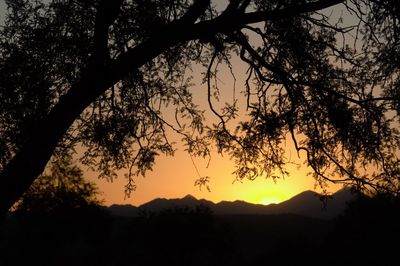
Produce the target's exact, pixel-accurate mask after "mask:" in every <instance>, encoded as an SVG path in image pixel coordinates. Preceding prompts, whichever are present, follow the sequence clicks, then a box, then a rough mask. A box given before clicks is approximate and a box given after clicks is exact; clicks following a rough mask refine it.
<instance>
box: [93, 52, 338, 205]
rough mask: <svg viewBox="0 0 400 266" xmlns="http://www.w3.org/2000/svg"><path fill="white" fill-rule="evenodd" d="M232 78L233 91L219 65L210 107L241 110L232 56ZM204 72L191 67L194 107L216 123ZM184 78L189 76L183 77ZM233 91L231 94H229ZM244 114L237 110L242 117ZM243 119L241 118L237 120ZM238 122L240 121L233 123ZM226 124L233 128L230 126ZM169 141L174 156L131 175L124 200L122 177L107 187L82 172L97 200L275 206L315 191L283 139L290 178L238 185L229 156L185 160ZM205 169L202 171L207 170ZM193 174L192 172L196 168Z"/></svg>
mask: <svg viewBox="0 0 400 266" xmlns="http://www.w3.org/2000/svg"><path fill="white" fill-rule="evenodd" d="M232 63H233V65H234V69H233V71H234V74H235V78H236V89H235V90H233V89H232V88H233V78H232V76H231V74H230V71H229V69H228V68H226V67H225V68H224V67H221V69H220V72H219V73H220V75H219V81H218V82H219V87H220V97H221V101H220V103H218V102H215V101H214V102H213V104H214V107H221V106H223V105H224V103H225V101H228V102H229V101H231V99H232V98H233V96H234V97H235V98H236V99H237V100H238V102H239V107H242V108H241V110H242V111H243V110H244V109H245V97H244V95H243V94H242V92H241V91H242V90H243V88H244V80H245V77H244V73H245V71H246V66H245V65H244V64H243V63H242V62H241V61H240V60H239V59H235V58H233V61H232ZM202 72H204V69H201V68H200V67H196V66H195V67H194V68H193V73H192V74H191V75H193V77H194V83H195V84H196V85H195V86H193V88H192V91H193V95H194V101H195V103H196V104H198V105H199V106H201V107H202V108H204V110H205V116H206V119H207V121H206V122H207V123H208V124H210V123H212V122H217V119H216V117H215V115H213V114H211V112H210V110H209V108H208V103H207V88H206V85H205V84H201V73H202ZM188 75H189V74H188ZM234 91H235V95H233V92H234ZM244 113H245V112H244V111H243V114H244ZM163 115H164V118H165V119H166V120H168V118H170V121H171V122H172V123H173V120H174V118H173V115H171V114H170V113H168V112H165V113H163ZM242 117H243V116H242ZM238 120H240V118H239V119H238ZM231 126H236V124H235V123H232V124H231ZM171 139H172V141H175V142H177V145H176V146H175V148H176V149H177V151H176V154H175V156H174V157H165V156H160V157H158V159H156V164H155V167H154V169H153V171H152V172H148V173H147V175H146V177H144V178H143V177H141V176H139V177H136V178H135V183H136V185H137V189H136V191H134V192H133V193H132V195H131V197H130V198H126V199H125V194H124V185H125V184H126V179H125V178H124V175H123V173H121V174H120V175H119V178H118V179H116V180H114V181H113V182H112V183H111V182H109V181H107V180H99V179H98V178H97V174H96V173H93V172H88V173H87V175H88V176H89V178H90V180H93V181H94V182H96V184H98V186H99V188H100V190H101V191H102V192H103V193H104V194H103V198H104V200H105V203H106V204H107V205H109V204H113V203H117V204H133V205H136V206H137V205H140V204H143V203H145V202H148V201H150V200H152V199H154V198H181V197H184V196H185V195H187V194H191V195H193V196H195V197H196V198H205V199H208V200H211V201H213V202H219V201H223V200H226V201H235V200H243V201H247V202H252V203H258V204H270V203H278V202H281V201H284V200H287V199H289V198H291V197H293V196H295V195H296V194H298V193H300V192H303V191H305V190H315V191H320V188H319V187H318V186H317V187H315V180H314V179H313V177H311V176H307V173H308V172H310V168H308V167H307V166H306V165H305V160H306V157H305V153H303V154H301V153H300V158H299V157H298V155H297V152H296V151H295V149H294V145H293V142H292V140H291V138H287V142H286V143H283V145H284V147H285V149H286V152H287V154H286V157H287V158H288V159H289V160H290V161H293V162H294V163H295V164H290V165H288V166H287V170H288V171H289V172H290V176H289V177H287V178H285V179H280V180H278V181H277V182H276V183H274V182H273V180H271V179H266V178H265V177H258V178H257V179H256V180H254V181H249V180H243V182H239V181H236V182H234V181H235V176H234V175H233V174H232V172H233V171H234V170H235V169H234V163H233V162H232V161H230V158H229V155H224V156H221V155H220V154H218V153H216V152H214V153H213V154H212V155H211V160H210V163H209V165H208V162H209V160H208V159H203V158H196V157H193V158H191V157H190V156H189V155H188V154H187V153H186V152H185V151H184V147H183V146H182V145H180V144H181V142H180V139H179V138H178V137H177V136H171ZM207 166H208V167H207ZM196 168H197V170H198V171H199V173H197V170H196ZM199 174H200V176H209V177H210V184H209V185H210V192H209V191H207V189H206V188H202V189H201V190H200V188H199V187H198V186H195V185H194V183H195V181H196V179H198V178H199ZM340 188H341V186H339V185H331V186H330V187H329V189H328V190H329V191H330V192H332V193H333V192H335V191H337V190H338V189H340Z"/></svg>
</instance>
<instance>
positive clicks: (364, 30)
mask: <svg viewBox="0 0 400 266" xmlns="http://www.w3.org/2000/svg"><path fill="white" fill-rule="evenodd" d="M6 3H7V5H8V13H7V17H6V21H5V25H4V27H2V28H1V32H0V36H1V37H0V39H1V40H0V54H1V56H0V88H1V89H0V106H1V112H0V123H1V127H0V147H1V153H0V171H1V174H0V182H1V186H0V209H1V212H3V213H4V212H5V211H6V210H7V209H9V208H10V206H11V205H12V204H13V203H14V202H15V201H16V200H17V199H18V198H19V197H20V196H21V195H22V194H23V192H24V191H26V190H27V189H28V188H29V186H30V185H31V183H32V182H33V181H34V180H35V179H36V178H37V177H38V176H39V175H40V174H41V173H42V172H43V169H44V167H45V165H46V163H47V162H48V161H49V159H50V157H51V156H52V155H60V154H62V153H63V152H66V151H68V150H69V149H71V148H73V147H74V146H75V145H78V144H79V145H83V146H84V147H85V151H84V154H83V156H82V159H81V160H82V162H83V163H85V164H87V165H90V166H95V167H97V168H98V170H99V171H100V172H101V173H102V175H104V176H107V177H109V178H112V177H113V176H114V175H115V174H114V172H115V170H118V169H123V168H124V169H128V170H127V171H128V173H127V178H128V182H127V186H126V191H127V193H129V192H131V191H132V190H133V189H134V188H135V184H134V181H133V178H132V176H133V175H135V174H144V173H145V171H146V170H148V169H151V168H152V166H153V164H154V162H155V157H156V156H157V155H158V154H160V153H163V154H166V155H173V153H174V148H173V145H172V143H171V142H170V141H169V136H170V133H172V132H175V133H177V134H179V135H181V136H182V141H183V143H184V145H185V146H186V149H187V151H188V152H189V153H190V154H193V155H198V156H208V155H209V152H210V147H211V146H210V143H211V142H214V143H216V146H217V150H218V151H219V152H221V153H228V154H230V155H231V156H232V159H233V160H234V161H235V163H236V165H237V170H236V172H235V173H236V176H237V178H238V179H243V178H249V179H254V178H256V177H257V176H260V175H266V176H270V177H272V178H278V177H279V176H280V175H279V174H275V172H274V171H275V170H277V171H278V172H280V173H281V174H285V173H286V171H285V168H284V165H285V163H286V162H287V161H288V159H287V158H286V157H285V148H284V147H283V146H282V145H281V144H282V142H284V141H285V139H287V138H286V137H287V136H289V137H290V138H291V139H292V141H293V143H294V146H295V148H296V149H297V151H298V152H299V153H300V152H304V154H305V155H306V156H307V163H308V164H309V165H310V166H311V167H312V169H313V170H314V177H315V178H316V180H317V182H319V184H321V185H322V186H323V185H324V183H325V182H326V181H332V182H343V183H349V184H351V185H355V186H356V187H357V188H360V189H385V190H387V191H390V192H392V193H397V192H398V190H399V165H400V164H399V159H398V151H399V140H400V138H399V132H398V119H399V113H400V112H399V111H400V110H399V108H400V93H399V91H400V90H399V84H400V82H399V77H400V75H399V68H398V66H399V65H400V64H399V58H400V56H399V55H400V53H399V47H400V45H399V32H400V31H399V24H400V23H399V15H398V14H399V12H398V10H399V7H398V2H397V1H386V0H349V1H345V0H304V1H292V0H271V1H259V0H230V1H228V2H227V3H226V5H223V4H222V3H221V2H220V1H214V2H212V1H210V0H193V1H191V0H179V1H171V0H151V1H144V0H126V1H123V0H118V1H117V0H90V1H81V0H53V1H49V2H48V1H26V0H13V1H11V0H9V1H6ZM333 6H335V7H336V9H330V10H325V9H326V8H329V7H333ZM335 10H336V11H335ZM340 14H344V15H345V16H344V15H343V16H344V17H343V18H342V17H341V15H340ZM238 59H240V60H241V61H242V62H243V63H244V64H246V65H247V69H246V73H247V78H246V81H245V84H244V85H245V86H244V87H245V89H244V95H245V96H244V99H239V98H238V99H237V98H236V94H235V86H234V87H233V88H231V91H232V95H233V99H232V101H230V102H228V103H226V104H225V106H221V103H217V102H218V101H219V100H223V99H220V98H219V92H220V90H222V85H220V84H219V83H218V77H219V76H218V73H219V72H218V69H219V66H221V65H225V66H227V67H228V68H231V70H232V72H234V71H235V70H236V69H235V68H234V66H235V64H236V63H235V62H236V60H238ZM192 67H199V68H201V67H203V68H204V75H203V77H204V83H205V84H206V86H205V87H206V90H207V91H208V103H209V110H210V111H211V112H212V113H213V114H214V115H215V116H216V118H217V119H218V121H217V122H216V123H213V124H205V123H204V121H205V116H204V113H203V111H202V110H200V108H199V107H198V106H197V105H196V103H195V101H194V99H193V98H194V95H193V94H192V92H193V91H192V90H191V87H192V86H191V85H192V81H191V72H190V70H191V69H192ZM233 79H234V78H233ZM224 89H225V88H224ZM227 89H229V88H227ZM240 102H244V105H245V108H242V109H244V111H247V114H248V116H240V117H239V120H240V121H238V119H237V118H238V114H239V107H240V104H239V103H240ZM169 114H172V115H169ZM290 138H289V139H290ZM59 157H62V156H59ZM200 180H201V181H203V182H207V180H208V179H207V178H203V179H200Z"/></svg>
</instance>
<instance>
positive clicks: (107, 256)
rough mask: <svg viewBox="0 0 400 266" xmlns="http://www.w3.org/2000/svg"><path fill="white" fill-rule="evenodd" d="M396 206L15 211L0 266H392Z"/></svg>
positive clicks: (381, 202) (378, 200) (383, 202)
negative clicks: (319, 213)
mask: <svg viewBox="0 0 400 266" xmlns="http://www.w3.org/2000/svg"><path fill="white" fill-rule="evenodd" d="M399 206H400V205H399V202H398V201H396V200H393V199H392V198H387V197H384V196H378V197H375V198H373V199H371V198H366V197H360V198H359V199H358V200H356V201H354V202H352V203H351V204H349V207H348V209H347V210H346V212H345V214H344V215H342V216H340V217H338V218H336V219H334V220H330V221H325V220H319V219H314V218H308V217H303V216H297V215H289V214H288V215H261V216H257V215H236V216H235V215H229V216H228V215H225V216H222V215H213V214H212V213H211V211H210V209H209V208H208V207H206V206H201V205H200V206H198V207H196V208H176V209H168V210H164V211H161V212H158V213H148V212H143V213H142V214H141V215H140V217H135V218H128V217H115V216H111V215H110V214H109V213H108V212H107V211H106V210H105V209H104V208H101V207H96V206H94V205H93V206H86V207H79V208H67V207H63V208H61V209H54V210H52V211H50V212H36V213H35V212H25V213H21V212H20V213H18V212H15V213H14V214H13V215H11V216H10V217H9V218H8V220H7V222H6V224H5V226H4V228H3V231H2V232H1V237H0V239H1V240H0V252H1V257H0V265H4V266H9V265H10V266H11V265H18V266H20V265H21V266H22V265H68V266H69V265H85V266H88V265H110V266H111V265H371V264H373V265H390V262H392V261H395V260H396V254H397V253H396V249H397V247H398V243H399V240H400V233H399V230H398V224H399V222H400V208H399ZM254 263H256V264H254Z"/></svg>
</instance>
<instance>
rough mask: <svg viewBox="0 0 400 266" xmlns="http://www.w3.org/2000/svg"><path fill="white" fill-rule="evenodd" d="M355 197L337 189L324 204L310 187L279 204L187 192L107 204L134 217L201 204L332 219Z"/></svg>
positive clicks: (217, 209) (217, 210)
mask: <svg viewBox="0 0 400 266" xmlns="http://www.w3.org/2000/svg"><path fill="white" fill-rule="evenodd" d="M354 197H355V196H354V195H353V194H352V193H351V191H350V190H349V189H342V190H339V191H338V192H336V193H334V194H333V195H332V196H331V197H330V198H328V200H327V202H326V204H324V202H323V201H322V200H321V195H320V194H318V193H316V192H314V191H310V190H308V191H304V192H302V193H300V194H298V195H296V196H294V197H292V198H290V199H289V200H287V201H284V202H281V203H278V204H270V205H261V204H253V203H249V202H245V201H240V200H237V201H233V202H231V201H221V202H219V203H214V202H212V201H208V200H205V199H196V198H195V197H193V196H192V195H187V196H185V197H183V198H180V199H164V198H157V199H154V200H152V201H149V202H147V203H145V204H143V205H140V206H139V207H136V206H132V205H129V204H127V205H118V204H114V205H111V206H110V207H108V210H109V211H110V212H111V214H113V215H116V216H127V217H135V216H138V215H139V214H140V212H143V211H148V212H159V211H162V210H166V209H171V208H180V207H189V208H194V207H196V206H199V205H201V204H202V205H206V206H209V207H210V209H211V210H212V211H213V213H214V214H215V215H271V214H272V215H273V214H296V215H302V216H308V217H313V218H320V219H332V218H334V217H336V216H338V215H340V214H341V213H343V211H344V209H345V208H346V206H347V202H349V201H351V200H352V199H353V198H354Z"/></svg>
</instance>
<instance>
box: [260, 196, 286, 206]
mask: <svg viewBox="0 0 400 266" xmlns="http://www.w3.org/2000/svg"><path fill="white" fill-rule="evenodd" d="M280 202H282V200H281V199H278V198H274V197H268V198H265V199H262V200H261V201H260V204H262V205H270V204H277V203H280Z"/></svg>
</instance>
